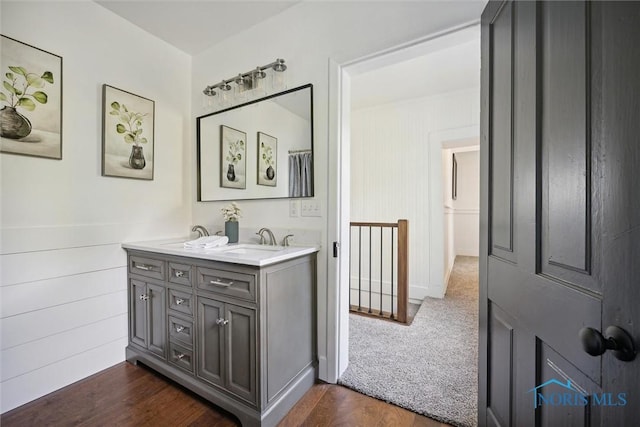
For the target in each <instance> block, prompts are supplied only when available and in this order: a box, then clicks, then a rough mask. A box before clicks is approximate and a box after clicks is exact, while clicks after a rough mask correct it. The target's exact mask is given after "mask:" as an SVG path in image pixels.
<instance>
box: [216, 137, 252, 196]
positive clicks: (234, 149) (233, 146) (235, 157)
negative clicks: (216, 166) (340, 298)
mask: <svg viewBox="0 0 640 427" xmlns="http://www.w3.org/2000/svg"><path fill="white" fill-rule="evenodd" d="M220 150H221V151H220V162H221V164H220V187H225V188H238V189H241V190H244V189H245V188H247V174H246V170H247V167H246V165H247V156H246V153H247V134H246V133H244V132H242V131H240V130H238V129H234V128H231V127H229V126H225V125H220Z"/></svg>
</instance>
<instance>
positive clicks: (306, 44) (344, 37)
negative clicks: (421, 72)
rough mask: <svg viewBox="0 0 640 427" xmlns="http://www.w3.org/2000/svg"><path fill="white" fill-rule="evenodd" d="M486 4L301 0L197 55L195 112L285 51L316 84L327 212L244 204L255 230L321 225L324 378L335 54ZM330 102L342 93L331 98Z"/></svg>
mask: <svg viewBox="0 0 640 427" xmlns="http://www.w3.org/2000/svg"><path fill="white" fill-rule="evenodd" d="M483 6H484V4H483V3H482V2H302V3H300V4H298V5H296V6H293V7H291V8H289V9H287V10H285V11H284V12H283V13H281V14H279V15H277V16H275V17H272V18H270V19H268V20H265V21H264V22H262V23H260V24H258V25H256V26H254V27H252V28H250V29H248V30H247V31H244V32H243V33H241V34H238V35H236V36H233V37H231V38H229V39H227V40H225V41H224V42H222V43H220V44H218V45H216V46H214V47H212V48H210V49H208V50H207V51H205V52H203V53H202V54H199V55H196V56H195V57H194V58H193V86H192V92H191V93H192V106H193V111H194V117H195V116H198V115H202V114H204V113H205V111H203V110H202V105H201V103H202V102H201V97H200V94H201V92H202V89H203V88H204V87H205V86H206V85H207V84H212V83H214V82H218V81H220V80H221V79H223V78H227V77H230V76H234V75H237V74H238V72H241V71H247V70H249V69H251V68H252V67H255V66H256V64H263V63H267V62H269V61H272V60H274V59H275V58H278V57H281V58H285V59H286V61H287V65H288V66H289V69H288V70H287V73H288V76H289V87H295V86H300V85H302V84H305V83H312V84H313V85H314V120H315V121H314V149H315V153H314V172H315V199H316V200H318V201H319V202H320V203H321V211H322V216H321V217H319V218H290V217H289V202H288V201H287V200H270V201H265V200H256V201H243V202H240V206H241V207H242V208H243V210H244V218H243V219H242V222H241V226H246V227H250V228H253V229H255V230H256V231H257V230H258V228H259V227H262V226H269V227H273V228H282V229H289V228H298V229H316V230H320V231H321V232H322V234H321V236H322V241H321V242H320V243H321V244H322V250H321V251H320V253H319V255H318V354H319V359H320V378H321V379H331V375H335V374H332V373H331V372H329V371H328V369H329V368H328V365H327V354H328V352H329V353H331V352H332V349H331V348H330V347H331V345H332V344H331V343H328V342H327V324H328V322H329V324H332V322H334V320H332V319H328V318H327V301H328V298H330V295H335V292H336V290H335V289H330V288H329V287H328V284H329V282H330V279H329V276H328V274H327V266H328V254H329V251H328V250H327V248H328V246H329V244H330V242H329V241H328V239H327V230H328V225H327V224H328V215H327V202H328V197H329V193H328V191H329V189H328V182H329V173H330V172H334V171H335V169H334V166H333V165H330V164H329V161H328V159H329V152H328V148H329V134H328V111H329V107H330V105H329V98H328V94H329V60H330V59H332V60H334V61H335V62H337V63H339V64H342V63H346V62H347V61H353V60H355V59H357V58H361V57H363V56H365V55H369V54H371V53H374V52H380V51H383V50H385V49H388V48H391V47H394V46H398V45H401V44H404V43H407V42H409V41H412V40H415V39H418V38H421V37H424V36H426V35H429V34H433V33H437V32H439V31H442V30H444V29H448V28H451V27H454V26H458V25H460V24H462V23H466V22H470V21H474V20H477V19H479V17H480V12H481V11H482V8H483ZM363 16H366V23H363ZM332 102H337V100H335V99H332ZM195 162H196V159H195V154H192V165H195ZM194 170H195V167H194ZM195 188H196V183H195V174H193V176H192V181H191V191H192V193H194V194H195ZM192 200H195V197H193V198H192ZM224 204H225V203H220V202H214V203H194V204H193V221H194V223H203V224H204V225H211V224H215V223H220V222H221V218H220V208H221V206H223V205H224ZM333 214H335V213H333ZM281 237H282V236H281V235H278V238H281ZM333 238H334V237H332V239H333ZM332 276H333V274H332ZM331 283H333V281H331ZM336 351H342V350H336ZM331 357H333V355H331Z"/></svg>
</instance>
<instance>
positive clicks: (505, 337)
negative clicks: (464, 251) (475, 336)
mask: <svg viewBox="0 0 640 427" xmlns="http://www.w3.org/2000/svg"><path fill="white" fill-rule="evenodd" d="M509 317H510V316H509V315H508V314H506V313H505V312H503V311H502V310H500V308H499V307H498V306H496V305H495V304H492V305H491V307H490V309H489V335H490V336H491V343H490V346H489V361H490V362H489V363H490V364H489V377H490V380H489V384H490V387H489V390H488V392H489V395H488V398H487V406H488V412H489V416H490V417H491V418H492V419H493V421H494V422H493V424H494V425H499V426H509V425H511V424H512V422H511V419H512V416H511V412H512V406H511V401H512V399H511V396H512V394H513V353H514V350H515V348H514V331H513V326H511V324H510V322H509V320H507V319H508V318H509Z"/></svg>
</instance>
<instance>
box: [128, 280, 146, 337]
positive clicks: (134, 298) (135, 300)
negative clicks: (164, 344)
mask: <svg viewBox="0 0 640 427" xmlns="http://www.w3.org/2000/svg"><path fill="white" fill-rule="evenodd" d="M146 295H147V284H146V283H145V282H140V281H138V280H133V279H132V280H131V281H130V286H129V311H130V312H131V314H130V319H129V322H130V323H129V337H130V340H131V342H132V343H134V344H137V345H139V346H140V347H143V348H147V301H145V298H146Z"/></svg>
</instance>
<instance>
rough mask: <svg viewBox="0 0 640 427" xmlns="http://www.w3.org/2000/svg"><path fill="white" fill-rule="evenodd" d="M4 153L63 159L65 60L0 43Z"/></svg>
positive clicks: (15, 42) (0, 145)
mask: <svg viewBox="0 0 640 427" xmlns="http://www.w3.org/2000/svg"><path fill="white" fill-rule="evenodd" d="M0 69H1V70H2V86H1V87H0V105H2V108H1V109H0V151H1V152H3V153H11V154H20V155H24V156H35V157H44V158H49V159H57V160H60V159H62V57H61V56H58V55H56V54H53V53H51V52H47V51H45V50H42V49H39V48H37V47H34V46H30V45H28V44H25V43H22V42H20V41H18V40H14V39H12V38H10V37H7V36H4V35H3V36H1V40H0Z"/></svg>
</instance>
